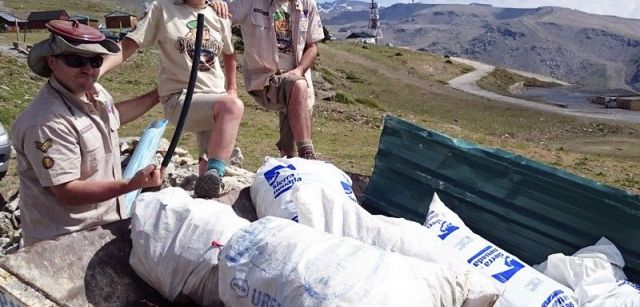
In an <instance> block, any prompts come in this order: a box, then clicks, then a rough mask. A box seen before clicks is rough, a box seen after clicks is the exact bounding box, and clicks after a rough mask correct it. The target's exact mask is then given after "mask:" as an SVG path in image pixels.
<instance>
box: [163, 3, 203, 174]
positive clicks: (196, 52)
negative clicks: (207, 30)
mask: <svg viewBox="0 0 640 307" xmlns="http://www.w3.org/2000/svg"><path fill="white" fill-rule="evenodd" d="M203 27H204V15H203V14H198V25H197V29H196V42H195V46H194V49H193V59H192V64H191V75H189V84H188V85H187V94H186V96H185V98H184V104H183V105H182V111H180V119H178V124H176V131H175V132H173V137H172V138H171V143H170V144H169V149H167V153H166V154H165V155H164V159H162V167H167V166H168V165H169V162H171V157H173V153H174V152H175V150H176V146H178V142H179V141H180V134H182V127H184V121H185V120H186V119H187V114H188V113H189V107H190V106H191V98H192V97H193V89H194V88H195V87H196V78H197V77H198V67H199V66H200V50H201V48H202V28H203Z"/></svg>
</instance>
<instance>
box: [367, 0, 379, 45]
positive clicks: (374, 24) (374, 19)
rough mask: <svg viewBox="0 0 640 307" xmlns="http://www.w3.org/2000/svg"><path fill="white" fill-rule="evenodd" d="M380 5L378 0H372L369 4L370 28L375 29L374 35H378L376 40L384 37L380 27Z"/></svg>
mask: <svg viewBox="0 0 640 307" xmlns="http://www.w3.org/2000/svg"><path fill="white" fill-rule="evenodd" d="M379 8H380V5H379V4H378V2H376V0H371V4H370V5H369V9H370V12H369V29H371V30H373V36H375V37H376V42H378V41H379V40H380V39H381V38H382V29H381V28H380V11H379V10H378V9H379Z"/></svg>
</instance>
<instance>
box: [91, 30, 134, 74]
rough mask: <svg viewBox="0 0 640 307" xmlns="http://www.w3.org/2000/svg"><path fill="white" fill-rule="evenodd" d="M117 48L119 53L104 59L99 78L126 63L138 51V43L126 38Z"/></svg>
mask: <svg viewBox="0 0 640 307" xmlns="http://www.w3.org/2000/svg"><path fill="white" fill-rule="evenodd" d="M119 46H120V52H119V53H117V54H114V55H108V56H105V57H104V61H103V62H102V66H101V67H100V75H101V76H102V75H104V74H106V73H107V72H109V71H110V70H112V69H114V68H116V67H117V66H118V65H120V64H122V62H124V61H126V60H127V59H128V58H129V57H131V55H132V54H133V53H134V52H135V51H136V50H138V43H136V42H135V41H134V40H132V39H130V38H126V37H125V38H124V39H123V40H122V41H121V42H120V44H119Z"/></svg>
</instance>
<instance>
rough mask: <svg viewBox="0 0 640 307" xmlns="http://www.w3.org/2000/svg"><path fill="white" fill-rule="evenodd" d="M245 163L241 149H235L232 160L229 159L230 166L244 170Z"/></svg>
mask: <svg viewBox="0 0 640 307" xmlns="http://www.w3.org/2000/svg"><path fill="white" fill-rule="evenodd" d="M243 161H244V156H243V155H242V151H241V150H240V147H235V148H233V151H232V152H231V158H230V159H229V164H230V165H233V166H236V167H240V168H242V162H243Z"/></svg>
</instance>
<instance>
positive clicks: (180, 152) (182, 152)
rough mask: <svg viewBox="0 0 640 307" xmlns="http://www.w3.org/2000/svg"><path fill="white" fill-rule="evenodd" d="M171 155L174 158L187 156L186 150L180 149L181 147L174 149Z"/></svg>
mask: <svg viewBox="0 0 640 307" xmlns="http://www.w3.org/2000/svg"><path fill="white" fill-rule="evenodd" d="M167 148H168V147H167ZM173 155H174V156H180V157H184V156H186V155H189V152H188V151H187V150H185V149H183V148H181V147H176V149H175V150H174V151H173Z"/></svg>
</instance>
